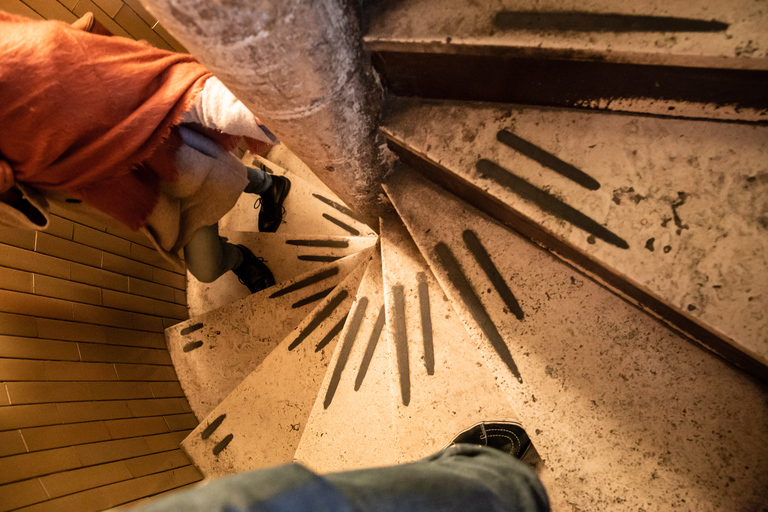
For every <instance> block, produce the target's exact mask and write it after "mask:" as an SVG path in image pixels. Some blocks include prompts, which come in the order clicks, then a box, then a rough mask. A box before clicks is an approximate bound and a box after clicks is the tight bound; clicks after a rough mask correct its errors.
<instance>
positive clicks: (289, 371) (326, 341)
mask: <svg viewBox="0 0 768 512" xmlns="http://www.w3.org/2000/svg"><path fill="white" fill-rule="evenodd" d="M369 259H370V252H368V253H367V257H366V260H365V261H363V262H361V263H360V264H358V265H357V267H356V268H355V269H354V270H353V271H352V272H350V273H349V275H347V277H346V278H345V279H344V281H342V282H341V283H340V284H339V286H338V287H336V288H335V289H334V291H333V292H332V293H331V294H330V295H329V296H328V297H326V298H325V299H324V300H323V301H322V302H320V303H319V304H318V305H317V307H316V308H315V309H314V310H313V311H312V312H311V314H309V315H308V316H307V317H306V318H305V319H304V321H302V322H301V324H299V326H298V327H297V328H296V329H294V330H293V331H292V332H291V333H290V334H289V335H288V336H287V337H285V338H284V339H283V340H282V341H281V342H280V344H279V345H278V346H277V347H276V348H275V349H274V350H273V351H272V352H270V354H269V355H268V356H267V357H266V358H265V359H264V360H263V361H262V362H261V364H260V365H259V366H258V367H257V368H256V369H255V370H254V371H253V372H251V373H250V374H249V375H248V376H247V377H245V378H244V379H243V381H242V382H240V383H239V384H238V385H237V387H236V388H235V389H234V391H232V393H230V394H229V396H227V397H226V399H224V401H222V402H221V403H220V404H219V405H218V406H217V407H216V408H215V409H213V411H211V413H210V414H209V415H208V417H206V418H205V419H204V420H203V421H202V422H201V423H200V425H199V426H198V427H197V428H196V429H195V430H194V431H192V432H191V433H190V434H189V436H187V438H186V439H185V440H184V441H183V442H182V443H181V445H182V447H183V448H184V451H186V452H187V454H188V455H189V456H190V459H192V462H194V464H195V465H196V466H197V467H198V468H199V469H200V471H202V473H203V475H205V476H206V477H218V476H223V475H229V474H232V473H239V472H242V471H248V470H251V469H257V468H264V467H269V466H275V465H278V464H285V463H288V462H291V460H293V456H294V453H295V451H296V447H297V446H298V443H299V440H300V439H301V434H302V433H303V432H304V427H305V426H306V422H307V417H308V416H309V413H310V412H311V410H312V405H313V404H314V402H315V398H316V396H317V392H318V390H319V389H320V386H321V384H322V382H323V377H324V375H325V373H326V370H327V368H328V363H329V361H330V359H331V354H332V353H333V350H334V348H335V346H336V342H337V340H338V339H339V334H340V332H341V330H342V328H343V326H344V322H345V319H346V318H347V315H348V313H349V309H350V307H351V306H352V303H353V302H354V300H355V293H356V292H357V289H358V286H359V285H360V280H361V279H362V277H363V273H364V272H365V269H366V268H367V267H368V263H369V262H368V260H369Z"/></svg>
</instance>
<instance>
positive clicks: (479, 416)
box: [381, 214, 517, 463]
mask: <svg viewBox="0 0 768 512" xmlns="http://www.w3.org/2000/svg"><path fill="white" fill-rule="evenodd" d="M381 247H382V254H383V260H384V271H383V272H384V297H385V302H386V309H387V325H388V327H389V329H388V335H389V336H388V337H389V342H390V353H394V357H391V359H390V360H391V365H392V372H391V373H392V375H393V377H394V382H393V385H392V386H391V387H392V390H393V394H394V396H395V403H396V406H397V410H396V414H395V418H394V427H395V430H394V436H393V439H394V443H395V447H396V451H397V454H396V455H397V461H398V462H400V463H403V462H413V461H415V460H418V459H421V458H423V457H427V456H429V455H431V454H433V453H436V452H437V451H439V450H440V449H442V448H444V447H445V446H447V444H448V443H449V442H450V441H451V440H452V439H453V438H454V437H455V436H456V435H457V434H458V433H459V432H462V431H464V430H466V429H468V428H469V427H471V426H473V425H475V424H477V423H479V422H481V421H498V420H500V421H516V420H517V415H516V414H515V412H514V411H513V410H512V407H511V406H510V404H509V402H508V400H507V397H506V396H505V394H504V393H503V391H502V390H501V388H499V387H498V385H497V384H496V381H495V379H494V376H493V375H492V374H491V372H490V370H489V369H488V367H487V365H486V364H485V363H484V359H483V356H482V355H481V354H480V352H478V350H477V349H476V347H475V344H474V343H473V341H472V340H471V339H470V338H469V335H468V334H467V332H466V330H465V329H463V327H462V325H461V322H460V320H459V318H458V317H457V315H456V313H455V312H454V310H453V308H452V307H451V305H450V303H449V301H448V298H447V297H446V296H445V295H444V293H443V290H442V288H440V285H439V284H438V282H437V280H436V279H435V277H434V276H433V275H432V272H431V271H430V269H429V267H428V266H427V263H426V261H424V258H423V257H422V256H421V254H420V253H419V250H418V248H417V247H416V244H414V243H413V240H411V237H410V235H409V234H408V231H407V230H406V229H405V226H404V225H403V223H402V221H401V220H400V219H399V217H398V216H397V215H394V214H393V215H392V216H390V217H385V218H382V220H381Z"/></svg>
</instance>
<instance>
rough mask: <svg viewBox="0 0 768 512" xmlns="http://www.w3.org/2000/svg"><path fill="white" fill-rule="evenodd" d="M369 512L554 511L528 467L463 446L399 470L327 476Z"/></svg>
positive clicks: (490, 450) (499, 454)
mask: <svg viewBox="0 0 768 512" xmlns="http://www.w3.org/2000/svg"><path fill="white" fill-rule="evenodd" d="M324 478H325V479H326V480H327V481H328V482H329V483H331V484H332V485H333V486H334V487H336V488H337V489H339V490H340V491H341V492H342V493H343V494H344V496H346V498H347V499H348V500H349V502H350V503H351V504H352V505H353V506H354V507H355V508H356V509H358V510H364V511H366V512H396V511H403V510H405V511H409V512H421V511H429V510H440V511H445V512H464V511H468V510H483V511H493V512H502V511H503V512H545V511H549V510H550V508H549V498H548V497H547V493H546V491H545V490H544V486H542V484H541V482H540V481H539V479H538V477H537V476H536V474H535V473H534V472H533V470H532V469H531V468H530V467H528V466H527V465H526V464H525V463H523V462H520V461H519V460H518V459H515V458H514V457H512V456H510V455H507V454H506V453H503V452H501V451H498V450H494V449H493V448H486V447H482V446H477V445H468V444H461V445H455V446H451V447H449V448H446V449H445V450H443V451H441V452H438V453H436V454H435V455H432V456H430V457H427V458H426V459H422V460H420V461H417V462H414V463H411V464H403V465H400V466H391V467H385V468H375V469H364V470H359V471H347V472H343V473H334V474H330V475H325V476H324Z"/></svg>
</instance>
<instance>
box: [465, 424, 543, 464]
mask: <svg viewBox="0 0 768 512" xmlns="http://www.w3.org/2000/svg"><path fill="white" fill-rule="evenodd" d="M461 443H466V444H479V445H481V446H488V447H489V448H495V449H497V450H501V451H502V452H504V453H508V454H509V455H512V456H513V457H515V458H517V459H520V458H522V457H523V455H525V452H527V451H528V448H530V446H531V440H530V439H529V438H528V434H526V433H525V430H523V427H521V426H520V424H519V423H516V422H512V421H496V422H494V421H483V422H481V423H478V424H477V425H475V426H474V427H470V428H469V429H467V430H465V431H464V432H462V433H461V434H459V435H458V436H456V439H454V440H453V442H452V443H451V444H461Z"/></svg>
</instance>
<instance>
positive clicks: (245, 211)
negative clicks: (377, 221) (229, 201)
mask: <svg viewBox="0 0 768 512" xmlns="http://www.w3.org/2000/svg"><path fill="white" fill-rule="evenodd" d="M273 167H274V166H273ZM274 168H275V169H278V168H277V167H274ZM275 174H279V173H278V172H275ZM284 176H285V177H286V178H288V179H290V180H291V190H290V192H289V193H288V197H287V198H286V199H285V202H283V207H284V208H285V213H284V214H283V222H282V223H281V224H280V227H279V228H278V229H277V232H278V233H280V234H281V235H288V234H289V235H292V236H303V235H306V234H307V233H322V234H325V235H329V236H375V233H374V232H373V230H371V228H370V227H369V226H368V225H367V224H365V222H363V221H362V220H361V219H360V217H358V215H357V214H355V213H354V212H353V211H352V210H350V209H349V208H347V206H346V205H345V204H344V203H342V202H341V200H340V199H339V198H338V197H336V196H334V195H331V194H329V193H328V189H327V188H325V187H318V186H315V185H313V184H311V183H309V182H307V181H305V180H304V179H302V178H300V177H299V176H296V175H295V174H292V173H291V172H288V171H285V173H284ZM258 200H259V197H258V196H256V195H253V194H242V195H241V196H240V199H239V200H238V201H237V204H236V205H235V206H234V208H232V210H230V211H229V213H227V214H226V215H225V216H224V217H223V218H222V219H221V221H219V227H220V228H222V229H225V230H229V231H258V230H259V211H258V204H257V201H258Z"/></svg>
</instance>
